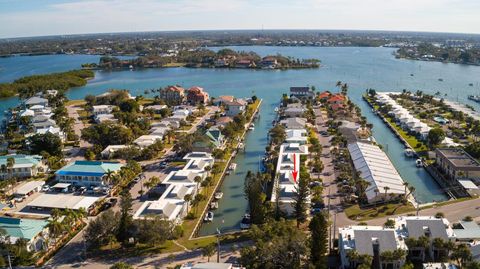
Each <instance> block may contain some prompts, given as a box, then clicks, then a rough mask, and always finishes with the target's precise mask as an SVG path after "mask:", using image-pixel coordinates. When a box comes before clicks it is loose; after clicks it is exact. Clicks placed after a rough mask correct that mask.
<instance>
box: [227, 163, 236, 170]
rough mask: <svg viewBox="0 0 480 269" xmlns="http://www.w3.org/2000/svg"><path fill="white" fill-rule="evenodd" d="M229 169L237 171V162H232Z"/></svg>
mask: <svg viewBox="0 0 480 269" xmlns="http://www.w3.org/2000/svg"><path fill="white" fill-rule="evenodd" d="M228 169H230V170H232V171H235V169H237V164H236V163H232V164H230V167H228Z"/></svg>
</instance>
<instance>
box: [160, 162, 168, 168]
mask: <svg viewBox="0 0 480 269" xmlns="http://www.w3.org/2000/svg"><path fill="white" fill-rule="evenodd" d="M159 167H160V169H165V168H167V167H168V163H167V162H161V163H160V165H159Z"/></svg>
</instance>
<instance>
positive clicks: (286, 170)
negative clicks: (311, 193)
mask: <svg viewBox="0 0 480 269" xmlns="http://www.w3.org/2000/svg"><path fill="white" fill-rule="evenodd" d="M307 154H308V147H307V146H306V145H300V144H298V143H285V144H282V145H281V146H280V152H279V155H278V161H277V167H276V170H275V171H276V172H275V174H276V175H277V176H276V177H275V180H274V188H273V189H274V190H278V192H277V191H273V192H272V197H271V202H274V203H275V202H276V201H277V200H278V201H280V202H281V208H282V210H283V211H284V212H286V213H287V214H289V215H291V214H293V212H294V206H293V205H294V203H295V199H294V198H295V194H296V192H297V186H298V182H299V181H300V180H302V178H300V173H299V172H298V171H299V167H300V156H301V155H307ZM295 166H296V167H295ZM295 169H296V170H295ZM294 171H296V172H297V175H296V177H295V176H294V175H293V174H294ZM308 202H309V201H308Z"/></svg>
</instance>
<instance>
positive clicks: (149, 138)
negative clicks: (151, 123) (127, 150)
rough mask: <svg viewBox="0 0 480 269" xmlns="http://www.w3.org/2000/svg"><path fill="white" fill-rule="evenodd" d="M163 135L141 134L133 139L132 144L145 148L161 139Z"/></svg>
mask: <svg viewBox="0 0 480 269" xmlns="http://www.w3.org/2000/svg"><path fill="white" fill-rule="evenodd" d="M162 139H163V136H160V135H142V136H140V137H139V138H137V139H135V140H134V141H133V143H134V144H136V145H138V146H139V147H141V148H146V147H148V146H151V145H153V144H155V143H156V142H157V141H161V140H162Z"/></svg>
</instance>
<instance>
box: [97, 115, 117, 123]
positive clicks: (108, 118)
mask: <svg viewBox="0 0 480 269" xmlns="http://www.w3.org/2000/svg"><path fill="white" fill-rule="evenodd" d="M94 120H95V122H96V123H102V122H106V121H112V122H116V121H117V119H116V118H115V116H114V115H113V114H98V115H95V116H94Z"/></svg>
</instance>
